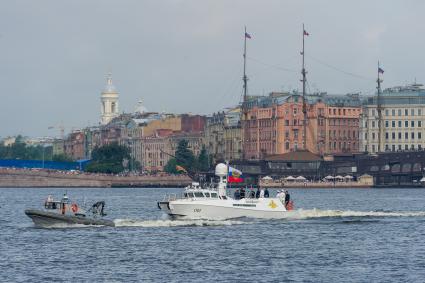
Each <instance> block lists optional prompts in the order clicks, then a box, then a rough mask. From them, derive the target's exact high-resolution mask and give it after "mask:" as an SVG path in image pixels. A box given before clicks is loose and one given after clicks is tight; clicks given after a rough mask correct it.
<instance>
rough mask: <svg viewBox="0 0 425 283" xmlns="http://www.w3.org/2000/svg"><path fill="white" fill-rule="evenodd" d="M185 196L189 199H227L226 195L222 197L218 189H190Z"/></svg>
mask: <svg viewBox="0 0 425 283" xmlns="http://www.w3.org/2000/svg"><path fill="white" fill-rule="evenodd" d="M183 197H184V198H189V199H193V198H196V199H200V198H205V199H227V197H226V196H221V197H220V196H219V195H218V193H217V192H216V191H213V190H205V189H188V190H186V191H185V192H184V193H183Z"/></svg>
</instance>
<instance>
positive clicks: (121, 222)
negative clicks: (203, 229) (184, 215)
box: [114, 219, 247, 227]
mask: <svg viewBox="0 0 425 283" xmlns="http://www.w3.org/2000/svg"><path fill="white" fill-rule="evenodd" d="M114 223H115V227H179V226H230V225H240V224H246V223H247V222H244V221H236V220H203V219H198V220H164V219H156V220H137V219H115V220H114Z"/></svg>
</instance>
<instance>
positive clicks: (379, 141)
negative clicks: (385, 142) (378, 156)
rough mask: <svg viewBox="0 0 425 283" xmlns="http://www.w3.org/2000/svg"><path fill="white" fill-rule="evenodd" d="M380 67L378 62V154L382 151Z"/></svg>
mask: <svg viewBox="0 0 425 283" xmlns="http://www.w3.org/2000/svg"><path fill="white" fill-rule="evenodd" d="M380 69H381V67H380V65H379V61H378V79H377V80H376V82H377V84H378V86H377V87H376V88H377V90H378V97H377V101H376V104H377V110H378V152H380V151H381V150H382V136H383V135H382V129H383V127H382V105H381V82H382V81H381V78H380V76H379V75H380Z"/></svg>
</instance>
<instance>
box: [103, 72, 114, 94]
mask: <svg viewBox="0 0 425 283" xmlns="http://www.w3.org/2000/svg"><path fill="white" fill-rule="evenodd" d="M102 93H117V89H116V88H115V86H114V85H113V84H112V74H109V75H108V78H107V79H106V85H105V87H104V89H103V91H102Z"/></svg>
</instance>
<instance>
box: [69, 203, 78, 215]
mask: <svg viewBox="0 0 425 283" xmlns="http://www.w3.org/2000/svg"><path fill="white" fill-rule="evenodd" d="M71 210H72V212H74V213H76V212H77V211H78V205H77V204H76V203H73V204H72V205H71Z"/></svg>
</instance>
